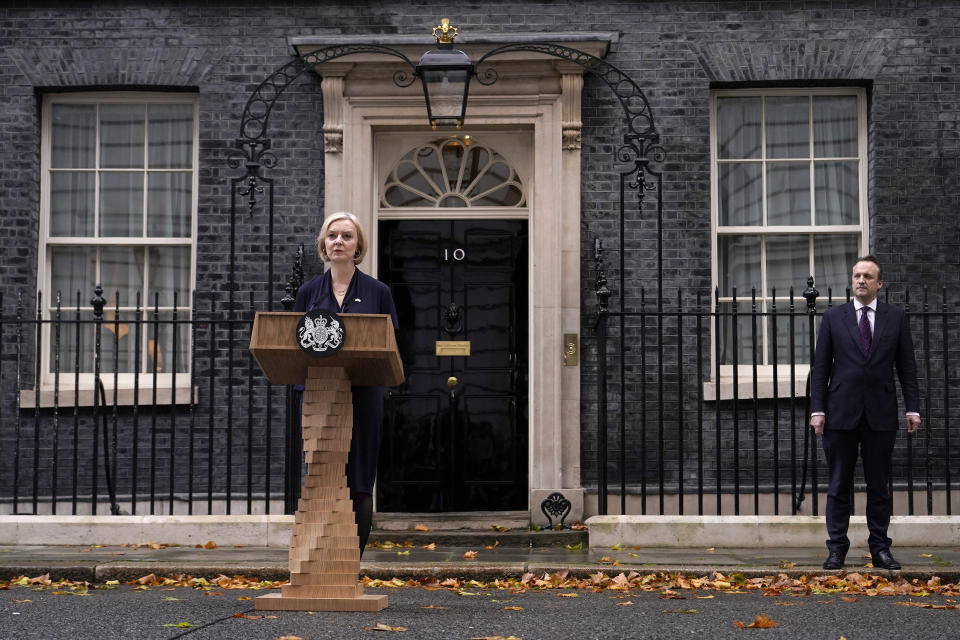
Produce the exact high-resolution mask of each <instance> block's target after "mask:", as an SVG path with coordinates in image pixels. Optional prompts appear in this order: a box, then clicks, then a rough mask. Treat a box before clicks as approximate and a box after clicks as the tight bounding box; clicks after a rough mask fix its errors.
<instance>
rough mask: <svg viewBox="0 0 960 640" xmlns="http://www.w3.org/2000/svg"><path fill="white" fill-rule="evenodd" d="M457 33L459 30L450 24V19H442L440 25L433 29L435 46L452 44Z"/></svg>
mask: <svg viewBox="0 0 960 640" xmlns="http://www.w3.org/2000/svg"><path fill="white" fill-rule="evenodd" d="M459 33H460V30H459V29H457V28H456V27H455V26H453V25H452V24H450V18H442V19H441V20H440V24H439V25H437V26H435V27H434V28H433V37H434V38H436V39H437V44H453V40H454V38H456V37H457V34H459Z"/></svg>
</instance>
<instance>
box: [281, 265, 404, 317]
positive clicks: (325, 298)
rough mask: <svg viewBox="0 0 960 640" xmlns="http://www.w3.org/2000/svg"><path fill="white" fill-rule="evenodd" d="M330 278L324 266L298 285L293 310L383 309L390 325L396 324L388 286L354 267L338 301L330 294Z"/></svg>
mask: <svg viewBox="0 0 960 640" xmlns="http://www.w3.org/2000/svg"><path fill="white" fill-rule="evenodd" d="M330 280H331V276H330V270H329V269H328V270H326V271H324V272H323V273H322V274H321V275H319V276H317V277H316V278H314V279H313V280H311V281H310V282H307V283H306V284H304V285H303V286H302V287H300V290H299V291H297V301H296V302H295V303H294V305H293V310H294V311H300V312H302V313H305V312H307V311H310V310H312V309H323V310H324V311H333V312H334V313H386V314H389V315H390V317H391V318H393V328H394V329H396V328H398V327H399V326H400V324H399V322H398V321H397V309H396V308H395V307H394V304H393V296H391V295H390V287H388V286H387V285H385V284H384V283H382V282H380V281H379V280H377V279H376V278H373V277H371V276H368V275H367V274H365V273H363V272H362V271H360V269H357V270H355V271H354V272H353V278H352V279H351V280H350V286H349V287H347V293H346V295H344V296H343V304H342V305H339V304H337V299H336V297H334V295H333V291H332V286H331V282H330Z"/></svg>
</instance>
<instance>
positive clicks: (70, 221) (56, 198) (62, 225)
mask: <svg viewBox="0 0 960 640" xmlns="http://www.w3.org/2000/svg"><path fill="white" fill-rule="evenodd" d="M93 189H94V186H93V173H91V172H89V171H83V172H80V171H55V172H53V173H51V174H50V235H51V236H61V237H63V236H72V237H91V236H93Z"/></svg>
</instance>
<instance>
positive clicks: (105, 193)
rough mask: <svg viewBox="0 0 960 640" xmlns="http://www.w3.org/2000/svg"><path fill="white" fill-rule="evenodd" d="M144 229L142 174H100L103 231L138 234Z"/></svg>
mask: <svg viewBox="0 0 960 640" xmlns="http://www.w3.org/2000/svg"><path fill="white" fill-rule="evenodd" d="M142 232H143V174H142V173H126V172H117V173H113V172H111V173H105V172H104V173H101V174H100V235H101V236H106V237H110V236H139V235H141V234H142Z"/></svg>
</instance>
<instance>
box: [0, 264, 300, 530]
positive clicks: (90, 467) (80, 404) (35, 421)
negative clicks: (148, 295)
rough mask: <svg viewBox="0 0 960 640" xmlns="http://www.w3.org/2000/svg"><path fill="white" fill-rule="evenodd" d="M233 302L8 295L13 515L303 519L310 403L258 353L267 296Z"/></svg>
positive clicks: (3, 477)
mask: <svg viewBox="0 0 960 640" xmlns="http://www.w3.org/2000/svg"><path fill="white" fill-rule="evenodd" d="M298 284H299V283H298V282H291V284H290V288H291V291H288V296H287V298H286V299H284V301H283V302H284V303H285V306H288V307H289V306H291V305H292V297H291V296H290V295H289V294H290V293H291V292H295V291H296V288H297V286H298ZM88 295H89V294H88ZM225 297H226V296H220V295H218V294H213V293H208V294H201V295H199V296H198V295H194V296H192V297H191V298H192V302H193V305H192V307H185V306H181V303H180V300H178V299H177V298H176V297H174V299H173V306H172V307H169V308H167V309H164V310H162V309H161V307H160V306H159V300H158V299H155V300H154V304H153V305H152V306H150V305H143V304H142V303H141V301H140V296H139V295H138V296H137V298H136V302H135V304H134V306H133V307H132V308H129V309H125V310H124V309H122V308H121V307H120V305H119V301H118V300H117V299H116V298H115V299H114V303H113V304H110V303H109V302H108V301H107V300H106V299H104V298H103V291H102V290H101V289H100V288H99V287H98V288H97V290H96V291H95V292H94V297H93V299H91V300H90V302H89V303H86V304H85V303H84V302H83V298H84V297H83V296H82V295H81V294H79V293H78V294H77V296H76V298H75V300H74V301H73V303H74V304H72V305H71V306H66V305H64V304H63V303H62V300H56V301H55V302H54V304H53V305H52V306H49V307H48V306H45V304H46V303H45V302H44V301H43V299H42V298H41V297H40V296H38V297H37V299H36V300H35V301H33V302H32V303H28V302H27V301H25V300H24V298H23V295H22V294H21V295H20V296H19V298H18V299H17V300H16V301H15V303H14V305H12V306H10V305H7V306H5V304H4V300H3V299H2V298H0V345H2V347H0V442H2V446H0V513H30V514H38V513H50V514H63V513H70V514H85V513H86V514H89V513H104V512H109V513H114V514H119V513H130V514H142V513H149V514H160V513H163V514H194V513H207V514H224V513H225V514H230V513H238V512H242V513H248V514H251V513H267V514H269V513H271V511H273V512H280V511H290V512H292V511H291V510H290V508H289V507H290V505H293V504H295V501H296V495H295V493H296V491H297V490H298V488H299V477H300V476H299V474H300V465H299V462H300V459H299V456H295V457H292V458H291V457H288V455H287V452H288V450H291V447H290V446H289V444H288V443H289V441H291V440H292V441H293V442H295V443H296V444H297V445H299V423H298V422H297V421H296V420H297V417H298V415H299V412H298V411H297V410H296V407H297V406H298V399H297V398H296V397H295V396H294V392H293V391H292V390H291V389H290V388H288V387H284V386H274V385H271V384H270V383H269V382H268V381H267V380H266V379H265V378H264V377H263V375H262V373H261V372H260V370H259V367H258V366H257V365H256V363H255V361H254V360H253V358H252V356H251V354H250V352H249V350H248V345H249V340H250V328H251V326H252V323H253V317H254V314H255V310H256V304H255V301H254V297H253V294H252V293H251V294H250V295H249V300H248V301H247V302H246V304H244V305H242V306H241V305H237V304H232V305H231V304H230V301H229V300H224V298H225ZM78 345H79V347H78ZM297 452H298V453H299V446H298V447H297ZM291 460H292V462H291ZM104 493H105V494H106V495H104Z"/></svg>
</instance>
